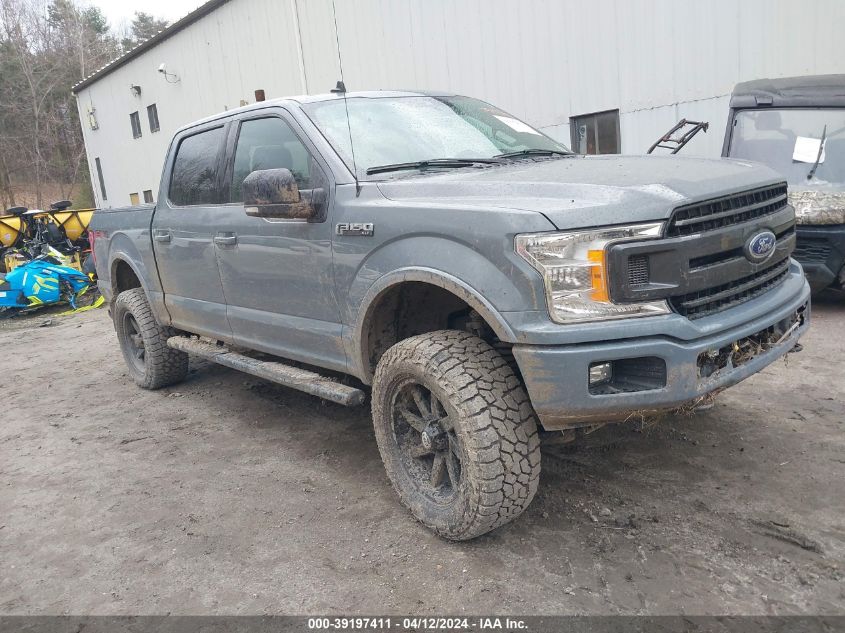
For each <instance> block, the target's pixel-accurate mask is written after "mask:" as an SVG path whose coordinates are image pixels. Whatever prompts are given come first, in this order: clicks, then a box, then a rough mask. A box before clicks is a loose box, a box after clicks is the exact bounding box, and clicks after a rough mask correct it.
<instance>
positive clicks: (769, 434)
mask: <svg viewBox="0 0 845 633" xmlns="http://www.w3.org/2000/svg"><path fill="white" fill-rule="evenodd" d="M45 318H46V317H35V318H29V319H27V320H25V321H18V322H5V323H3V324H2V325H0V345H1V346H2V347H0V349H2V359H0V375H2V376H3V378H4V388H3V392H2V393H3V398H2V406H3V409H2V410H3V413H2V425H0V483H2V487H0V613H5V614H9V613H15V614H31V613H50V614H57V613H74V614H82V613H96V614H136V613H174V614H190V613H219V614H222V613H226V614H229V613H318V612H322V613H339V612H340V613H344V612H345V613H351V612H354V613H370V614H373V613H397V614H398V613H411V614H415V615H424V614H434V613H443V612H450V613H455V614H459V613H473V614H479V613H520V614H529V613H568V614H615V613H631V614H634V613H637V614H669V613H685V614H715V613H748V614H791V613H826V614H833V613H843V612H845V583H843V582H842V581H843V575H845V525H843V516H845V512H843V511H844V510H845V485H843V481H845V438H843V431H845V428H844V427H843V421H845V378H843V375H845V300H843V299H842V298H839V297H833V298H827V299H826V300H823V301H820V302H817V304H816V305H815V306H814V319H815V322H814V325H813V327H812V328H811V332H810V333H809V334H808V336H807V337H806V338H805V341H804V348H805V349H804V352H803V353H801V354H794V355H791V356H790V358H789V363H788V365H786V364H784V363H777V364H775V365H774V366H772V367H770V368H769V369H768V370H766V371H765V372H764V373H763V374H761V375H758V376H755V377H753V378H751V379H749V380H748V381H746V382H745V383H743V384H741V385H739V386H738V387H735V388H734V389H732V390H729V391H728V392H726V393H725V394H723V395H722V396H720V398H719V399H718V401H717V404H716V406H715V407H714V408H713V409H712V410H710V411H708V412H706V413H699V414H697V415H695V416H693V417H675V418H671V419H667V420H665V421H663V422H662V423H661V424H659V425H658V426H656V427H654V428H651V429H649V430H647V431H645V432H637V431H636V430H634V429H633V428H631V427H630V426H628V427H624V428H619V427H617V428H615V429H613V430H610V431H608V432H599V433H595V434H593V435H592V436H590V437H589V442H587V443H586V444H585V445H583V446H580V447H578V448H571V447H567V448H554V449H553V448H549V449H547V450H545V451H544V454H543V479H542V482H541V485H540V491H539V493H538V495H537V498H536V500H535V501H534V504H533V505H532V506H531V508H530V509H529V511H528V512H527V513H526V514H525V515H524V516H523V517H522V519H521V520H519V521H517V522H516V523H514V524H511V525H509V526H507V527H505V528H503V529H501V530H499V531H497V532H495V533H493V534H490V535H487V536H485V537H482V538H480V539H477V540H476V541H473V542H470V543H463V544H454V543H448V542H444V541H442V540H440V539H438V538H437V537H435V536H433V535H432V534H430V533H429V532H428V531H426V530H425V529H424V528H422V527H421V526H420V525H419V524H417V523H416V522H415V521H414V520H413V519H412V518H411V517H410V515H409V514H408V513H407V512H406V511H405V510H404V509H403V508H402V507H400V505H399V503H398V502H397V499H396V497H395V495H394V493H393V491H392V490H391V489H390V486H389V483H388V481H387V479H386V477H385V475H384V473H383V470H382V467H381V463H380V461H379V457H378V451H377V449H376V445H375V442H374V439H373V433H372V430H371V426H370V421H369V417H368V416H369V411H368V410H365V409H359V410H349V409H344V408H342V407H340V406H334V405H327V404H321V403H320V402H319V401H318V400H316V399H314V398H311V397H309V396H305V395H301V394H299V393H298V392H295V391H290V390H287V389H284V388H281V387H276V386H273V385H270V384H268V383H264V382H262V381H259V380H256V379H252V378H250V377H248V376H244V375H242V374H239V373H237V372H235V371H231V370H228V369H225V368H221V367H218V366H214V365H208V364H200V363H194V364H193V365H192V373H191V375H190V378H189V380H188V381H187V382H186V383H184V384H183V385H180V386H179V387H177V388H172V389H165V390H162V391H159V392H144V391H141V390H140V389H137V388H136V387H135V386H134V385H133V384H131V383H130V381H129V379H128V378H127V376H126V373H125V370H124V365H123V360H122V357H121V356H120V352H119V351H118V347H117V344H116V341H115V336H114V332H113V330H112V327H111V322H110V321H109V319H108V315H107V314H106V311H105V310H98V311H94V312H88V313H84V314H78V315H75V316H70V317H54V318H53V323H52V325H50V326H47V327H37V326H38V325H39V324H40V323H41V322H42V321H44V319H45Z"/></svg>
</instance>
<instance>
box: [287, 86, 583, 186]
mask: <svg viewBox="0 0 845 633" xmlns="http://www.w3.org/2000/svg"><path fill="white" fill-rule="evenodd" d="M347 106H348V108H349V123H348V127H347V118H346V108H347ZM303 109H304V110H305V112H306V113H307V114H308V116H309V117H310V118H311V120H312V121H313V122H314V124H315V125H316V126H317V127H318V128H319V129H320V131H321V132H322V133H323V135H324V136H325V137H326V139H327V140H328V141H329V143H331V144H332V146H333V147H334V149H335V151H337V153H338V154H339V155H340V157H341V158H342V159H343V161H344V162H345V163H346V165H347V166H348V167H349V169H350V170H352V169H353V167H352V152H351V151H350V143H349V137H350V130H351V134H352V139H353V141H354V149H355V163H356V167H357V169H358V177H359V178H362V179H366V178H371V179H372V178H385V177H395V176H396V175H402V172H399V173H398V174H397V173H390V174H380V175H378V176H372V175H371V176H368V175H367V170H368V169H371V168H374V167H381V166H384V165H394V164H397V163H416V162H419V161H427V160H435V159H443V158H452V159H474V158H479V159H490V158H493V157H494V156H497V155H499V154H504V153H508V152H516V151H524V150H550V151H555V152H568V151H569V150H567V148H566V147H564V146H563V145H561V144H559V143H556V142H555V141H553V140H552V139H550V138H549V137H548V136H546V135H545V134H543V133H541V132H538V131H537V130H535V129H534V128H532V127H531V126H529V125H526V124H525V123H523V122H522V121H520V120H518V119H515V118H514V117H512V116H510V115H509V114H507V113H506V112H503V111H501V110H499V109H498V108H495V107H493V106H491V105H490V104H488V103H484V102H483V101H478V100H477V99H470V98H469V97H427V96H412V97H378V98H366V97H350V98H349V99H347V100H346V103H344V100H343V99H338V100H333V101H321V102H317V103H311V104H308V105H305V106H304V107H303ZM404 173H405V174H407V172H404Z"/></svg>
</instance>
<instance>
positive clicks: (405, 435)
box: [372, 330, 540, 540]
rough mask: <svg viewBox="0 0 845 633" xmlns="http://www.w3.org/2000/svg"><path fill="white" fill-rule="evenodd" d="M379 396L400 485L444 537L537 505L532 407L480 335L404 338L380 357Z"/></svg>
mask: <svg viewBox="0 0 845 633" xmlns="http://www.w3.org/2000/svg"><path fill="white" fill-rule="evenodd" d="M372 402H373V424H374V426H375V434H376V441H377V443H378V447H379V451H380V453H381V457H382V460H383V461H384V465H385V469H386V470H387V475H388V477H389V478H390V481H391V483H392V484H393V487H394V488H395V489H396V492H397V493H398V494H399V497H400V499H401V500H402V502H403V503H404V504H405V505H406V506H407V507H408V508H409V509H410V510H411V512H412V513H413V515H414V516H415V517H416V518H417V519H418V520H419V521H420V522H421V523H423V524H424V525H426V526H427V527H429V528H431V529H432V530H434V531H435V532H437V533H438V534H440V535H441V536H443V537H445V538H448V539H452V540H465V539H470V538H474V537H476V536H479V535H481V534H484V533H485V532H489V531H490V530H493V529H495V528H497V527H499V526H501V525H503V524H505V523H507V522H509V521H511V520H513V519H515V518H516V517H517V516H519V515H520V514H521V513H522V512H523V511H524V510H525V509H526V508H527V507H528V505H529V504H530V503H531V500H532V499H533V498H534V493H535V492H536V491H537V485H538V482H539V477H540V441H539V435H538V433H537V423H536V421H535V416H534V411H533V409H532V408H531V404H530V402H529V400H528V396H527V395H526V393H525V390H524V389H523V387H522V383H521V382H520V380H519V378H517V377H516V376H515V375H514V373H513V370H512V369H511V368H510V366H509V365H508V363H507V361H506V360H505V359H504V358H503V357H502V356H501V354H499V353H498V352H497V351H496V350H494V349H493V348H492V347H490V345H488V344H487V343H485V342H484V341H482V340H481V339H480V338H478V337H476V336H473V335H471V334H468V333H466V332H460V331H456V330H441V331H437V332H430V333H427V334H420V335H418V336H414V337H411V338H408V339H406V340H404V341H401V342H399V343H397V344H396V345H394V346H393V347H391V348H390V349H389V350H388V351H387V352H386V353H385V354H384V356H383V357H382V358H381V360H380V361H379V364H378V367H377V369H376V373H375V377H374V380H373V395H372Z"/></svg>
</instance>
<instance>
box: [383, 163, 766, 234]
mask: <svg viewBox="0 0 845 633" xmlns="http://www.w3.org/2000/svg"><path fill="white" fill-rule="evenodd" d="M782 180H783V178H782V177H781V176H779V175H778V174H777V173H776V172H775V171H773V170H771V169H770V168H768V167H765V166H763V165H760V164H757V163H751V162H747V161H739V160H731V159H724V158H719V159H704V158H681V157H674V156H673V157H665V156H618V155H614V156H570V157H562V158H556V159H552V160H541V161H516V162H514V163H513V164H509V165H502V166H499V165H496V166H492V167H489V166H485V167H483V168H464V169H455V170H452V171H448V172H444V173H442V174H441V173H438V174H425V175H421V176H413V177H409V178H401V179H398V180H393V181H386V182H379V183H378V186H379V190H380V191H381V193H382V195H384V196H385V197H387V198H389V199H391V200H394V201H396V202H399V203H403V202H406V203H408V204H414V205H415V206H422V207H425V206H435V205H436V206H438V207H440V208H451V207H454V208H456V209H460V208H467V207H471V208H473V209H490V210H497V209H510V210H520V211H536V212H537V213H542V214H543V215H544V216H546V218H548V219H549V221H550V222H551V223H552V224H554V226H555V227H556V228H558V229H571V228H583V227H590V226H602V225H608V224H619V223H628V222H644V221H651V220H661V219H664V218H667V217H668V216H669V214H670V213H671V211H672V209H674V208H675V207H678V206H680V205H683V204H687V203H690V202H697V201H699V200H705V199H708V198H714V197H718V196H721V195H724V194H728V193H733V192H736V191H742V190H744V189H751V188H754V187H759V186H763V185H766V184H769V183H773V182H779V181H782Z"/></svg>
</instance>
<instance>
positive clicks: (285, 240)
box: [92, 92, 810, 539]
mask: <svg viewBox="0 0 845 633" xmlns="http://www.w3.org/2000/svg"><path fill="white" fill-rule="evenodd" d="M794 225H795V215H794V211H793V209H792V207H791V206H790V205H789V204H788V203H787V198H786V183H784V181H783V177H782V176H780V175H778V174H777V173H775V172H774V171H772V170H771V169H769V168H767V167H765V166H762V165H757V164H751V163H741V162H737V161H727V160H721V159H717V160H701V159H689V158H676V157H672V158H667V157H655V156H630V157H621V156H594V157H585V156H577V155H574V154H573V153H571V152H570V151H568V150H567V149H566V148H565V147H563V146H562V145H560V144H558V143H557V142H555V141H554V140H552V139H551V138H549V137H547V136H545V135H544V134H542V133H541V132H539V131H537V130H535V129H534V128H532V127H530V126H529V125H527V124H525V123H523V122H522V121H520V120H518V119H516V118H514V117H512V116H510V115H509V114H507V113H505V112H503V111H501V110H499V109H498V108H496V107H494V106H491V105H489V104H487V103H483V102H481V101H477V100H475V99H470V98H467V97H461V96H457V95H451V94H420V93H407V92H372V93H356V94H348V95H345V96H344V95H338V94H332V95H323V96H309V97H297V98H290V99H279V100H276V101H266V102H262V103H259V104H255V105H252V106H248V107H245V108H241V109H238V110H234V111H230V112H225V113H222V114H220V115H217V116H213V117H211V118H208V119H205V120H203V121H199V122H197V123H194V124H192V125H189V126H186V127H184V128H183V129H181V130H179V131H178V132H177V133H176V135H175V137H174V139H173V141H172V143H171V146H170V150H169V153H168V155H167V159H166V162H165V166H164V171H163V176H162V182H161V188H160V190H159V196H158V204H157V205H156V206H155V207H153V206H141V207H128V208H119V209H108V210H102V211H99V212H98V213H97V214H96V215H95V216H94V218H93V221H92V230H93V235H94V252H95V255H96V264H97V273H98V277H99V284H100V288H101V290H102V292H103V294H104V295H105V296H106V297H107V298H108V299H109V300H110V301H111V314H112V317H113V319H114V324H115V329H116V331H117V335H118V339H119V341H120V344H121V347H122V350H123V354H124V356H125V359H126V363H127V366H128V368H129V373H130V374H131V376H132V377H133V378H134V380H135V381H136V382H137V383H138V384H139V385H140V386H142V387H144V388H148V389H155V388H159V387H164V386H167V385H172V384H174V383H177V382H179V381H180V380H182V379H184V378H185V376H186V373H187V370H188V353H191V354H195V355H198V356H201V357H204V358H208V359H211V360H213V361H214V362H217V363H221V364H223V365H226V366H229V367H234V368H236V369H240V370H242V371H245V372H248V373H250V374H254V375H257V376H261V377H263V378H267V379H269V380H273V381H276V382H278V383H280V384H284V385H288V386H291V387H295V388H297V389H301V390H304V391H306V392H308V393H312V394H315V395H318V396H320V397H322V398H325V399H328V400H332V401H334V402H340V403H342V404H347V405H357V404H362V403H363V401H364V399H365V395H366V394H367V393H370V397H371V401H372V413H373V424H374V426H375V436H376V440H377V442H378V446H379V450H380V452H381V456H382V459H383V461H384V464H385V468H386V470H387V473H388V476H389V477H390V480H391V482H392V483H393V486H394V487H395V489H396V491H397V492H398V494H399V496H400V498H401V499H402V501H403V502H404V503H405V504H406V505H407V506H408V508H410V510H411V512H413V514H414V515H415V516H416V517H417V518H418V519H419V520H420V521H421V522H422V523H424V524H425V525H427V526H428V527H430V528H432V529H433V530H435V531H436V532H437V533H438V534H441V535H442V536H444V537H446V538H450V539H467V538H472V537H474V536H477V535H479V534H483V533H485V532H487V531H489V530H492V529H494V528H496V527H498V526H500V525H502V524H504V523H506V522H508V521H510V520H512V519H514V518H515V517H517V516H518V515H519V514H520V513H521V512H522V511H523V510H525V508H526V507H528V505H529V503H530V502H531V499H532V498H533V497H534V493H535V492H536V490H537V483H538V479H539V475H540V432H541V430H542V432H545V433H550V434H555V435H557V436H558V437H561V434H563V436H564V437H565V438H567V439H568V438H571V437H572V436H573V435H575V433H576V431H578V430H581V429H592V428H595V427H597V426H600V425H602V424H606V423H608V422H611V421H621V420H627V419H631V418H641V417H642V416H645V415H650V414H652V413H654V412H657V411H664V410H672V409H675V408H677V407H682V406H683V407H689V408H694V407H696V406H698V405H699V404H701V403H702V401H704V400H706V399H707V398H708V396H710V395H711V394H713V393H715V392H718V391H720V390H722V389H724V388H726V387H729V386H730V385H733V384H735V383H737V382H739V381H740V380H743V379H744V378H747V377H748V376H750V375H752V374H754V373H756V372H758V371H760V370H761V369H762V368H764V367H766V366H767V365H768V364H770V363H772V362H773V361H775V360H776V359H778V358H780V357H782V356H783V355H784V354H786V353H787V352H788V351H790V350H791V349H792V348H793V347H794V346H795V344H796V342H797V341H798V338H799V337H800V336H801V335H802V334H803V332H804V331H805V330H806V329H807V327H808V326H809V316H810V307H809V306H810V304H809V295H810V291H809V287H808V286H807V282H806V280H805V278H804V274H803V271H802V270H801V267H800V266H799V265H798V264H797V263H796V262H795V261H794V260H792V259H791V258H790V253H791V252H792V249H793V247H794V243H795V227H794ZM326 370H329V371H330V372H332V373H333V375H335V376H336V375H341V376H343V377H342V378H341V379H336V378H330V377H328V376H326V375H325V374H326ZM346 376H351V377H352V379H351V380H347V379H345V377H346ZM350 383H353V384H350ZM327 431H330V429H327Z"/></svg>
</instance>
